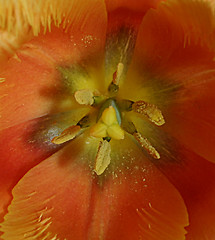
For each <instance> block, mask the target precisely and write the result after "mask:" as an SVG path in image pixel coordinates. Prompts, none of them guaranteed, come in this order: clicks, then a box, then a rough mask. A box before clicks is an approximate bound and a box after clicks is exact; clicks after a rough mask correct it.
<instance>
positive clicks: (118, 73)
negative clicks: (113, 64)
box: [113, 63, 124, 85]
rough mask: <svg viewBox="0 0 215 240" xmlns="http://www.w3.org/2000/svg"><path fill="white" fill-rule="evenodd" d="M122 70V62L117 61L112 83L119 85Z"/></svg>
mask: <svg viewBox="0 0 215 240" xmlns="http://www.w3.org/2000/svg"><path fill="white" fill-rule="evenodd" d="M123 70H124V64H123V63H118V65H117V70H116V73H115V76H114V78H113V83H114V84H116V85H119V82H120V78H121V76H122V73H123Z"/></svg>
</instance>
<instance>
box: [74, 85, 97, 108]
mask: <svg viewBox="0 0 215 240" xmlns="http://www.w3.org/2000/svg"><path fill="white" fill-rule="evenodd" d="M74 97H75V100H76V102H77V103H79V104H81V105H93V103H94V98H93V97H94V95H93V92H92V91H91V90H89V89H82V90H79V91H76V92H75V94H74Z"/></svg>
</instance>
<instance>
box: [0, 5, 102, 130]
mask: <svg viewBox="0 0 215 240" xmlns="http://www.w3.org/2000/svg"><path fill="white" fill-rule="evenodd" d="M73 4H74V9H75V10H74V11H72V15H71V16H70V18H68V19H67V21H68V22H69V21H71V22H72V25H69V24H66V26H67V25H68V26H70V27H68V28H66V32H65V29H63V26H62V25H61V26H60V27H59V28H57V27H55V26H52V28H51V32H47V33H46V34H45V35H44V34H43V33H40V34H39V36H38V37H34V38H33V39H32V40H31V41H29V42H27V43H26V44H24V45H23V46H22V48H20V49H19V50H18V51H17V52H16V54H17V56H18V58H11V59H10V60H9V61H8V62H7V63H6V62H5V63H4V64H2V65H1V67H0V78H1V82H0V85H1V88H0V101H1V102H0V116H1V118H0V121H1V124H0V125H1V126H0V128H1V129H4V128H6V127H10V126H13V125H15V124H18V123H21V122H24V121H27V120H30V119H33V118H36V117H40V116H42V115H45V114H47V113H50V112H51V111H52V112H57V111H58V110H59V109H57V107H55V106H53V104H54V100H58V99H56V95H57V96H58V95H60V96H61V97H62V98H63V97H64V93H62V88H63V87H62V85H63V80H62V79H61V78H60V76H59V71H57V69H56V66H59V65H60V66H61V65H68V64H69V65H71V64H76V63H77V62H79V63H80V61H82V64H83V62H84V60H85V61H86V59H88V61H91V63H92V62H95V64H98V61H99V57H101V55H102V54H103V52H102V50H103V48H104V44H105V33H106V9H105V5H104V3H103V2H102V1H100V0H98V1H94V2H93V3H90V2H89V1H85V2H84V4H81V1H74V3H73ZM23 11H24V10H23ZM32 11H33V10H32ZM98 18H99V21H98ZM92 56H93V57H92ZM2 79H3V80H2ZM55 108H56V109H55ZM61 110H62V109H61ZM64 110H65V109H64Z"/></svg>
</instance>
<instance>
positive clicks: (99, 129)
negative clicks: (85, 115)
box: [90, 106, 124, 140]
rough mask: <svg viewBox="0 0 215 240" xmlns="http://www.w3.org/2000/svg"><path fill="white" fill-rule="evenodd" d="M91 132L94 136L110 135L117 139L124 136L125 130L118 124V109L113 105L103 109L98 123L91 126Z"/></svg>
mask: <svg viewBox="0 0 215 240" xmlns="http://www.w3.org/2000/svg"><path fill="white" fill-rule="evenodd" d="M90 134H91V136H94V137H103V138H104V137H110V138H112V139H116V140H120V139H123V138H124V131H123V129H122V128H121V127H120V125H119V124H118V121H117V117H116V111H115V109H114V107H113V106H110V107H108V108H106V109H105V110H104V111H103V113H102V116H101V118H100V119H99V121H98V123H96V124H95V125H94V126H93V127H91V129H90Z"/></svg>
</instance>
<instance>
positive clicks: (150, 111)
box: [132, 101, 165, 126]
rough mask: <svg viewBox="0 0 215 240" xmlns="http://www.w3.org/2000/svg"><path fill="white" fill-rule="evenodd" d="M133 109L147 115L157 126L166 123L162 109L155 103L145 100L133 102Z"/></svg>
mask: <svg viewBox="0 0 215 240" xmlns="http://www.w3.org/2000/svg"><path fill="white" fill-rule="evenodd" d="M132 109H133V111H134V112H137V113H140V114H143V115H145V116H146V117H147V118H148V119H149V120H150V121H151V122H153V123H154V124H155V125H157V126H161V125H163V124H164V123H165V120H164V117H163V115H162V112H161V110H159V109H158V107H157V106H155V105H154V104H150V103H147V102H144V101H137V102H135V103H133V105H132Z"/></svg>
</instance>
